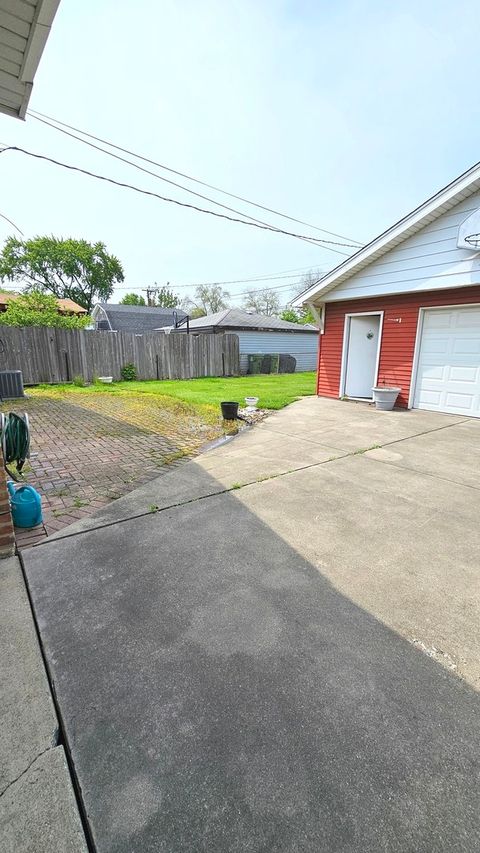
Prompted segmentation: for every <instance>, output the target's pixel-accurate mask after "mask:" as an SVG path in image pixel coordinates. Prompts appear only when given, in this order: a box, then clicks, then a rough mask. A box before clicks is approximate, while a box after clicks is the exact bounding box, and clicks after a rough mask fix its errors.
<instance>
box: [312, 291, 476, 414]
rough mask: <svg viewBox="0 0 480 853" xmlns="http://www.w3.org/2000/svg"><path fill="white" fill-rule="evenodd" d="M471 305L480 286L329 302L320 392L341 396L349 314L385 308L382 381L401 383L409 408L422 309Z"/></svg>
mask: <svg viewBox="0 0 480 853" xmlns="http://www.w3.org/2000/svg"><path fill="white" fill-rule="evenodd" d="M468 304H480V285H479V286H475V287H463V288H453V289H450V290H442V291H428V292H422V293H408V294H401V295H396V296H382V297H377V298H374V299H358V300H342V301H341V302H340V301H339V302H330V303H328V304H327V305H326V306H325V326H324V334H323V335H321V336H320V353H319V361H318V382H317V393H318V394H319V396H322V397H338V396H339V395H340V374H341V365H342V350H343V335H344V327H345V315H346V314H350V313H356V312H362V311H383V312H384V318H383V330H382V339H381V342H380V361H379V371H378V381H379V382H381V381H383V380H385V382H386V383H388V384H395V385H399V386H400V387H401V389H402V391H401V394H400V395H399V397H398V401H397V405H399V406H403V407H407V406H408V399H409V394H410V385H411V380H412V367H413V356H414V351H415V341H416V335H417V326H418V312H419V309H420V308H429V307H430V308H433V307H436V306H442V305H445V306H447V305H468Z"/></svg>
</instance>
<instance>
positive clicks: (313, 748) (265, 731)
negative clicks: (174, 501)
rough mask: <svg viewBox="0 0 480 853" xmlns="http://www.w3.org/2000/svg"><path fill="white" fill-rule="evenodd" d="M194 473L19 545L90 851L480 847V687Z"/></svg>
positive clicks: (243, 852) (359, 852) (327, 852)
mask: <svg viewBox="0 0 480 853" xmlns="http://www.w3.org/2000/svg"><path fill="white" fill-rule="evenodd" d="M196 467H197V470H196V473H195V478H196V483H197V486H198V488H199V490H200V491H202V490H203V493H204V494H206V495H208V494H209V493H211V496H207V497H203V498H201V499H198V500H194V501H192V502H190V503H187V504H183V505H181V506H176V507H172V508H170V509H164V510H163V511H161V512H158V513H156V514H151V515H146V516H144V517H142V518H137V519H135V520H123V521H122V522H120V523H118V524H113V525H112V526H109V527H104V528H101V529H97V530H92V531H89V532H85V533H81V534H79V535H76V536H75V535H74V536H72V537H71V538H65V539H58V540H56V541H55V540H51V541H50V542H47V543H46V544H44V545H41V546H39V547H37V548H34V549H31V550H30V551H28V552H26V553H25V554H24V555H23V559H24V564H25V570H26V575H27V579H28V585H29V588H30V592H31V595H32V599H33V603H34V608H35V612H36V617H37V620H38V624H39V629H40V633H41V638H42V642H43V646H44V650H45V654H46V659H47V662H48V666H49V670H50V676H51V680H52V682H53V685H54V689H55V693H56V698H57V701H58V704H59V708H60V713H61V717H62V721H63V726H64V734H65V737H66V741H67V746H68V749H69V750H70V753H71V757H72V761H73V765H74V768H75V773H76V777H77V781H78V785H79V788H80V790H81V795H82V798H83V802H84V805H85V809H86V812H87V815H88V820H89V823H90V827H91V830H92V835H93V838H94V841H95V844H96V847H97V850H98V851H99V853H127V851H128V853H131V851H147V850H151V851H156V853H187V851H188V853H194V852H195V853H198V851H209V853H213V851H218V853H226V851H229V853H267V851H268V853H300V851H301V853H313V851H315V852H316V851H324V853H334V851H342V853H346V851H348V853H363V851H365V853H367V851H368V853H372V851H389V853H396V851H402V853H404V851H405V853H406V851H409V853H410V851H412V853H413V851H415V853H431V851H436V853H440V851H449V853H452V851H458V853H460V851H461V853H469V851H471V853H473V851H478V850H479V849H480V834H479V825H478V813H479V806H480V798H479V791H478V782H477V780H478V770H479V745H480V744H479V739H480V738H479V731H480V726H479V714H478V710H479V703H478V696H477V694H475V693H474V692H473V691H472V690H471V689H470V688H469V687H467V686H466V685H465V684H464V683H463V682H462V681H460V680H459V679H458V678H457V677H455V676H454V675H453V674H451V673H450V672H448V671H447V670H445V669H444V668H443V667H441V666H439V665H438V664H436V663H435V662H434V661H432V660H431V659H430V658H428V657H426V656H425V655H424V654H423V653H422V652H420V651H419V650H418V649H415V648H414V647H413V646H412V645H411V644H409V643H408V642H407V641H405V640H404V639H402V638H401V637H400V636H399V635H397V634H395V633H394V632H393V631H391V630H390V629H388V628H386V627H385V625H383V624H382V623H381V622H379V621H377V620H376V619H375V618H374V617H373V616H371V615H369V614H368V613H366V612H365V611H364V610H362V609H361V608H360V607H358V606H357V605H355V604H353V603H352V602H351V601H349V600H348V598H347V597H345V596H344V595H341V594H340V593H339V592H338V591H336V590H335V589H334V587H333V586H332V585H331V584H330V582H329V581H328V580H327V579H326V578H325V577H323V576H322V575H321V574H320V573H319V572H318V570H317V569H316V568H314V567H313V566H312V565H311V564H310V563H309V562H308V561H306V560H305V559H304V558H303V557H302V556H301V555H300V554H299V553H298V552H297V551H296V550H294V549H293V548H291V547H290V546H289V545H288V544H287V543H286V542H285V541H284V540H283V539H282V538H280V537H279V536H278V535H276V534H275V533H273V531H272V530H271V529H270V528H269V527H268V526H267V525H266V524H264V523H263V522H262V521H260V519H259V518H258V517H257V516H256V515H255V514H254V513H253V512H251V511H250V509H249V508H248V507H247V506H246V505H245V500H243V499H242V501H240V500H239V499H238V497H237V495H236V493H235V491H233V492H229V493H221V494H214V492H215V491H218V484H217V483H216V481H215V480H214V479H213V478H211V477H210V476H209V475H208V474H207V473H206V472H205V471H202V470H200V469H199V468H198V466H196Z"/></svg>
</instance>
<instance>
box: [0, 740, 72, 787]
mask: <svg viewBox="0 0 480 853" xmlns="http://www.w3.org/2000/svg"><path fill="white" fill-rule="evenodd" d="M58 745H59V744H58V739H57V743H52V744H51V746H47V747H46V748H45V749H43V750H42V752H39V753H38V755H36V756H35V758H32V760H31V761H30V763H29V764H27V766H26V767H25V769H24V770H22V771H21V773H19V774H18V776H16V777H15V779H12V781H11V782H9V783H8V784H7V785H6V787H5V788H3V789H2V790H1V791H0V799H1V798H2V797H3V795H4V794H6V793H7V791H8V790H9V789H10V788H11V787H12V785H15V784H16V783H17V782H18V781H19V780H20V779H21V778H22V776H25V774H26V773H28V771H29V770H31V768H32V767H33V765H34V764H35V763H36V762H37V761H38V759H39V758H41V757H42V755H45V753H46V752H50V750H52V749H56V748H57V746H58Z"/></svg>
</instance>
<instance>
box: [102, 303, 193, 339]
mask: <svg viewBox="0 0 480 853" xmlns="http://www.w3.org/2000/svg"><path fill="white" fill-rule="evenodd" d="M99 308H100V309H102V310H103V311H105V313H106V315H107V317H108V320H109V322H110V325H111V327H112V329H113V330H114V331H115V332H135V333H136V334H139V335H141V334H143V332H153V331H154V330H155V329H158V328H159V327H162V326H171V325H172V324H173V322H174V313H176V315H177V319H178V320H182V319H183V317H186V314H185V311H181V310H180V309H178V308H175V309H173V308H149V307H148V306H147V305H113V304H110V303H109V302H102V303H98V305H95V307H94V309H93V311H94V315H95V313H96V311H95V309H99Z"/></svg>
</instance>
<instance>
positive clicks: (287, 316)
mask: <svg viewBox="0 0 480 853" xmlns="http://www.w3.org/2000/svg"><path fill="white" fill-rule="evenodd" d="M280 319H281V320H287V322H288V323H301V322H302V321H301V319H300V317H299V316H298V314H297V312H296V311H295V309H294V308H284V309H283V311H282V313H281V314H280Z"/></svg>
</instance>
